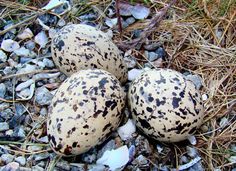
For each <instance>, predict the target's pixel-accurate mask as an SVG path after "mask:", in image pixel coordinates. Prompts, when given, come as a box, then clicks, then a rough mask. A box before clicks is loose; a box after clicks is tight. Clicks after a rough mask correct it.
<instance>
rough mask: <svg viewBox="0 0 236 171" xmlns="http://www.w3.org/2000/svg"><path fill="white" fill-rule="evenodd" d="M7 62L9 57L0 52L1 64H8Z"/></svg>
mask: <svg viewBox="0 0 236 171" xmlns="http://www.w3.org/2000/svg"><path fill="white" fill-rule="evenodd" d="M6 61H7V55H6V54H5V53H4V52H3V51H2V50H0V62H6Z"/></svg>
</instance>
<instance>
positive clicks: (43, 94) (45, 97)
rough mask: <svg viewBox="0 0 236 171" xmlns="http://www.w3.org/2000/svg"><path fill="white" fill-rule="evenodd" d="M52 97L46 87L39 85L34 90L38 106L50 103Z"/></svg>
mask: <svg viewBox="0 0 236 171" xmlns="http://www.w3.org/2000/svg"><path fill="white" fill-rule="evenodd" d="M52 98H53V95H52V94H51V93H50V91H49V90H48V89H47V88H45V87H40V88H38V89H37V90H36V93H35V100H36V103H37V104H38V105H40V106H43V105H49V104H50V103H51V100H52Z"/></svg>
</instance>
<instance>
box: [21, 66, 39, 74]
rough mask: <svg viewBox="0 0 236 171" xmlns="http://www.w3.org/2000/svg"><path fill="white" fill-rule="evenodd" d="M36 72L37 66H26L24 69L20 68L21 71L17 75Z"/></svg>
mask: <svg viewBox="0 0 236 171" xmlns="http://www.w3.org/2000/svg"><path fill="white" fill-rule="evenodd" d="M35 70H36V66H35V65H30V64H26V65H24V68H19V70H18V71H17V74H21V73H26V72H33V71H35Z"/></svg>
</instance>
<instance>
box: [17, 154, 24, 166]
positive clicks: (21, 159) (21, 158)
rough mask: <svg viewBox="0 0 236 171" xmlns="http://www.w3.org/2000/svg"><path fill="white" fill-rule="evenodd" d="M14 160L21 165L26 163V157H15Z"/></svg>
mask: <svg viewBox="0 0 236 171" xmlns="http://www.w3.org/2000/svg"><path fill="white" fill-rule="evenodd" d="M15 161H16V162H17V163H19V164H20V165H21V166H25V164H26V158H25V157H23V156H19V157H16V158H15Z"/></svg>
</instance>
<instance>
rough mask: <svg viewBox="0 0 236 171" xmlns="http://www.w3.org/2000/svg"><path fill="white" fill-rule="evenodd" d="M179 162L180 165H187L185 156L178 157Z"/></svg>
mask: <svg viewBox="0 0 236 171" xmlns="http://www.w3.org/2000/svg"><path fill="white" fill-rule="evenodd" d="M180 162H181V164H183V163H188V162H189V160H188V158H187V157H186V156H181V157H180Z"/></svg>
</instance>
